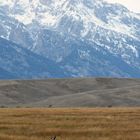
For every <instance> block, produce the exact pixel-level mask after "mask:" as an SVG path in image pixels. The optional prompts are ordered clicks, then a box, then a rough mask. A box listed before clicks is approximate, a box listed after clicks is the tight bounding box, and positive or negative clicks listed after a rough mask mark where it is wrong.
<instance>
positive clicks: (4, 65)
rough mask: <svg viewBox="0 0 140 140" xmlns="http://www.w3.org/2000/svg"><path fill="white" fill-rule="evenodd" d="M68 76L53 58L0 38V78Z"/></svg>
mask: <svg viewBox="0 0 140 140" xmlns="http://www.w3.org/2000/svg"><path fill="white" fill-rule="evenodd" d="M55 76H56V77H67V74H65V72H64V71H63V70H62V69H61V68H60V67H59V66H58V65H57V64H56V63H55V62H53V61H52V60H49V59H47V58H44V57H42V56H40V55H37V54H35V53H33V52H31V51H30V50H28V49H26V48H23V47H22V46H20V45H17V44H15V43H12V42H10V41H8V40H5V39H2V38H0V79H18V78H20V79H25V78H26V79H29V78H47V77H55Z"/></svg>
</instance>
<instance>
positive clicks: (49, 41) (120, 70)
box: [0, 0, 140, 79]
mask: <svg viewBox="0 0 140 140" xmlns="http://www.w3.org/2000/svg"><path fill="white" fill-rule="evenodd" d="M0 50H1V51H0V78H2V79H17V78H19V79H27V78H60V77H61V78H62V77H89V76H94V77H127V78H128V77H131V78H132V77H133V78H140V14H137V13H133V12H131V11H129V10H128V9H127V8H125V7H124V6H122V5H120V4H110V3H107V2H105V1H103V0H5V1H1V2H0Z"/></svg>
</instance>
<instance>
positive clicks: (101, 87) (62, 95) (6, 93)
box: [0, 78, 140, 108]
mask: <svg viewBox="0 0 140 140" xmlns="http://www.w3.org/2000/svg"><path fill="white" fill-rule="evenodd" d="M50 105H51V106H53V107H60V108H61V107H68V108H69V107H108V106H112V107H139V106H140V79H119V78H72V79H47V80H11V81H0V106H1V107H2V106H5V107H17V106H20V107H48V106H50Z"/></svg>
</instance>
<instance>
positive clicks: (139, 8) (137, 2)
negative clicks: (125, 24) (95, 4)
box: [106, 0, 140, 13]
mask: <svg viewBox="0 0 140 140" xmlns="http://www.w3.org/2000/svg"><path fill="white" fill-rule="evenodd" d="M106 1H108V2H111V3H120V4H123V5H124V6H126V7H127V8H128V9H129V10H131V11H133V12H136V13H140V0H106Z"/></svg>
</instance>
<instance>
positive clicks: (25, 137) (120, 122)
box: [0, 108, 140, 140]
mask: <svg viewBox="0 0 140 140" xmlns="http://www.w3.org/2000/svg"><path fill="white" fill-rule="evenodd" d="M53 136H56V140H77V139H78V140H140V108H122V109H121V108H109V109H107V108H104V109H101V108H100V109H98V108H97V109H88V108H85V109H80V108H79V109H43V108H40V109H39V108H38V109H0V140H51V137H53Z"/></svg>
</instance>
